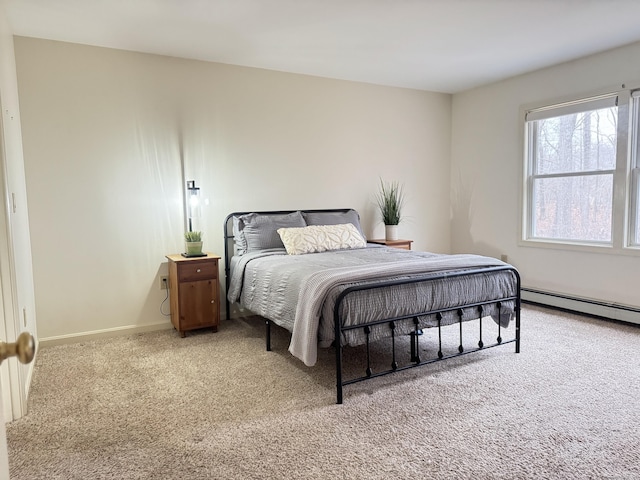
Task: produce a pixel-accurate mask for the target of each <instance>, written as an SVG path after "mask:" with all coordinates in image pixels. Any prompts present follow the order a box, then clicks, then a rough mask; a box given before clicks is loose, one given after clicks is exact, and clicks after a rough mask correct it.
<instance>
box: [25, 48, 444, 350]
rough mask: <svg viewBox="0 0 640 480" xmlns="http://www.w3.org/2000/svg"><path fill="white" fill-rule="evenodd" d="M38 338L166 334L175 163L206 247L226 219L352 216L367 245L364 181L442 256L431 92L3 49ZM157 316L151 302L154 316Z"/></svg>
mask: <svg viewBox="0 0 640 480" xmlns="http://www.w3.org/2000/svg"><path fill="white" fill-rule="evenodd" d="M15 49H16V50H15V51H16V60H17V72H18V84H19V93H20V108H21V113H22V126H23V137H24V152H25V167H26V176H27V191H28V199H29V206H30V226H31V235H32V246H33V263H34V278H35V291H36V305H37V314H38V331H39V334H40V336H41V338H49V339H51V338H55V337H61V336H62V337H63V336H67V335H76V334H81V333H83V332H95V331H99V330H103V329H107V330H108V329H118V328H125V327H128V326H147V325H153V324H158V323H163V324H168V319H167V318H166V317H164V316H163V315H162V314H161V313H160V310H159V309H160V304H161V302H162V300H163V298H164V292H162V291H161V290H160V289H159V286H158V284H159V281H158V276H159V275H160V274H163V273H164V272H166V264H165V263H164V255H165V254H168V253H175V252H179V251H182V250H183V244H182V232H183V230H184V223H183V222H184V219H183V211H182V208H183V207H182V177H181V157H182V158H183V160H184V165H185V173H186V178H187V179H195V180H196V182H197V184H198V185H199V186H200V187H201V188H202V196H203V197H204V198H206V199H208V201H209V205H208V207H205V208H204V210H203V213H204V215H203V218H202V222H201V224H200V228H201V229H202V230H203V231H204V235H205V236H204V241H205V249H207V250H210V251H213V252H217V253H222V238H221V237H222V222H223V219H224V217H225V216H226V215H227V214H228V213H231V212H233V211H242V210H268V209H291V208H332V207H353V208H356V209H358V210H359V211H360V213H361V216H362V221H363V227H364V230H365V233H366V234H367V235H368V236H370V238H372V237H380V236H382V235H383V234H384V233H383V230H384V229H383V226H382V225H381V224H380V223H379V221H378V220H377V218H376V211H375V207H374V203H373V202H374V195H375V192H376V190H377V187H378V182H379V178H380V177H382V178H385V179H387V180H399V181H400V182H403V183H404V185H405V189H406V193H407V206H406V213H407V216H408V217H409V218H408V219H407V221H406V222H405V223H404V224H402V225H401V226H400V233H401V236H402V237H403V238H411V239H413V240H414V241H415V243H414V246H415V247H416V248H417V249H422V250H432V251H437V252H444V253H447V252H448V251H449V245H450V236H449V228H450V224H449V215H450V204H449V186H450V177H449V171H450V163H449V159H450V145H451V97H450V96H449V95H445V94H438V93H430V92H422V91H416V90H408V89H398V88H390V87H381V86H374V85H369V84H362V83H355V82H346V81H338V80H330V79H323V78H317V77H310V76H303V75H295V74H288V73H280V72H273V71H266V70H260V69H252V68H243V67H235V66H228V65H222V64H215V63H206V62H198V61H191V60H183V59H176V58H170V57H162V56H154V55H147V54H140V53H132V52H125V51H118V50H111V49H104V48H96V47H89V46H82V45H75V44H66V43H60V42H52V41H45V40H38V39H31V38H21V37H17V38H15ZM167 310H168V305H165V311H167Z"/></svg>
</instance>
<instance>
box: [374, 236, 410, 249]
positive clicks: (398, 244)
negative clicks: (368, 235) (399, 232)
mask: <svg viewBox="0 0 640 480" xmlns="http://www.w3.org/2000/svg"><path fill="white" fill-rule="evenodd" d="M367 242H369V243H377V244H378V245H386V246H387V247H393V248H402V249H403V250H411V244H412V243H413V240H385V239H384V238H382V239H380V238H377V239H373V240H367Z"/></svg>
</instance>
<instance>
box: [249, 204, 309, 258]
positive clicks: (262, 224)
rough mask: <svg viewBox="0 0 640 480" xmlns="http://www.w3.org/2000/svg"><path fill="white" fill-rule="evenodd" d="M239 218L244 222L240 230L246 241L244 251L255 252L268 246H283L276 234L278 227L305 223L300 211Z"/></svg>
mask: <svg viewBox="0 0 640 480" xmlns="http://www.w3.org/2000/svg"><path fill="white" fill-rule="evenodd" d="M240 220H241V221H242V223H243V224H244V228H243V229H242V232H243V234H244V239H245V241H246V251H247V252H255V251H257V250H266V249H268V248H283V247H284V245H283V244H282V240H281V239H280V236H279V235H278V232H277V230H278V229H279V228H287V227H304V226H306V225H307V224H306V223H305V221H304V218H303V217H302V213H301V212H299V211H298V212H292V213H287V214H258V213H249V214H247V215H242V216H241V217H240Z"/></svg>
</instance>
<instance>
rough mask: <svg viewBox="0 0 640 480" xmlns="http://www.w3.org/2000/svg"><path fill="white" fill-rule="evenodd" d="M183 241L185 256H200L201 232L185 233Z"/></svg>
mask: <svg viewBox="0 0 640 480" xmlns="http://www.w3.org/2000/svg"><path fill="white" fill-rule="evenodd" d="M184 240H185V248H186V252H185V253H186V254H187V256H197V255H202V232H185V233H184Z"/></svg>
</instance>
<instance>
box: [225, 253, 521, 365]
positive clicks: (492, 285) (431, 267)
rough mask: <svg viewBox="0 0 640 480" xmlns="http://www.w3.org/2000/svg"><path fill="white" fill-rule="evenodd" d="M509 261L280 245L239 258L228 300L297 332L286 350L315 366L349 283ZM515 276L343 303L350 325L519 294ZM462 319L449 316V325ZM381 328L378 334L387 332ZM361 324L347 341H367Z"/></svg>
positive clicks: (401, 329)
mask: <svg viewBox="0 0 640 480" xmlns="http://www.w3.org/2000/svg"><path fill="white" fill-rule="evenodd" d="M490 266H507V264H505V263H504V262H501V261H499V260H496V259H494V258H490V257H483V256H479V255H440V254H434V253H428V252H415V251H407V250H400V249H395V248H386V247H371V248H363V249H354V250H337V251H330V252H322V253H313V254H308V255H287V254H286V252H285V251H284V250H281V249H275V250H267V251H262V252H256V253H248V254H246V255H243V256H241V257H236V258H234V262H233V268H232V275H231V281H230V285H229V291H228V294H227V295H228V299H229V301H230V302H238V301H239V302H240V304H241V305H242V306H243V307H245V308H247V309H249V310H251V311H252V312H254V313H256V314H258V315H261V316H263V317H265V318H268V319H270V320H272V321H273V322H274V323H276V324H278V325H280V326H282V327H284V328H286V329H288V330H289V331H291V332H292V337H291V344H290V345H289V351H290V352H291V353H292V354H293V355H294V356H296V357H298V358H300V359H301V360H302V361H303V362H304V363H305V364H306V365H309V366H311V365H314V364H315V363H316V359H317V348H318V346H321V347H324V346H328V345H330V344H331V342H332V341H333V339H334V338H333V337H334V328H333V308H334V303H335V300H336V298H337V296H338V295H339V294H340V292H341V291H342V290H343V289H344V288H347V287H348V286H349V285H353V284H359V283H363V282H375V281H376V280H377V281H379V280H380V279H392V278H406V277H411V276H416V275H421V276H423V275H425V274H435V273H439V272H444V271H457V270H473V269H477V268H482V267H490ZM516 288H517V287H516V282H515V274H514V273H513V272H511V271H508V270H507V271H500V272H495V273H491V274H489V273H487V274H482V275H474V276H469V277H466V276H465V277H459V278H456V279H455V280H449V281H448V280H447V279H442V280H438V281H436V282H430V283H426V282H421V283H418V284H412V285H402V286H397V287H392V288H385V289H378V290H376V291H374V292H358V293H357V294H354V295H349V296H348V297H347V299H346V300H347V301H346V302H344V304H343V309H342V315H343V318H344V319H345V325H354V324H359V323H364V322H368V321H372V320H376V319H384V318H391V317H395V316H400V315H403V314H410V313H415V312H421V311H430V310H433V309H436V308H438V309H440V308H442V309H445V308H449V307H455V306H458V305H461V304H464V303H472V302H477V301H484V300H490V299H496V298H503V297H505V296H510V295H515V294H516ZM496 313H497V312H494V311H491V310H487V311H486V312H485V314H488V315H494V319H495V320H496V321H500V323H501V324H503V325H506V324H507V323H508V322H509V320H510V318H511V315H512V313H513V302H506V304H505V305H504V308H503V310H502V311H501V312H500V313H501V316H500V317H499V318H498V316H497V315H496ZM456 320H457V318H453V315H451V316H450V318H445V323H447V322H448V323H451V322H453V321H456ZM434 322H435V320H434V319H433V316H423V317H420V327H421V328H424V327H429V326H433V325H434V324H436V323H434ZM413 328H414V326H413V324H411V323H410V322H405V324H401V325H398V327H397V329H396V333H397V334H401V333H407V332H409V331H410V330H411V329H413ZM387 334H388V332H387V331H386V330H384V329H383V328H382V327H379V328H375V329H374V331H373V332H372V336H373V339H375V338H379V337H382V336H385V335H387ZM363 338H364V335H363V334H362V332H360V331H359V330H350V331H348V332H345V333H344V337H343V339H342V343H343V345H357V344H361V343H363V341H364V340H363Z"/></svg>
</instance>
